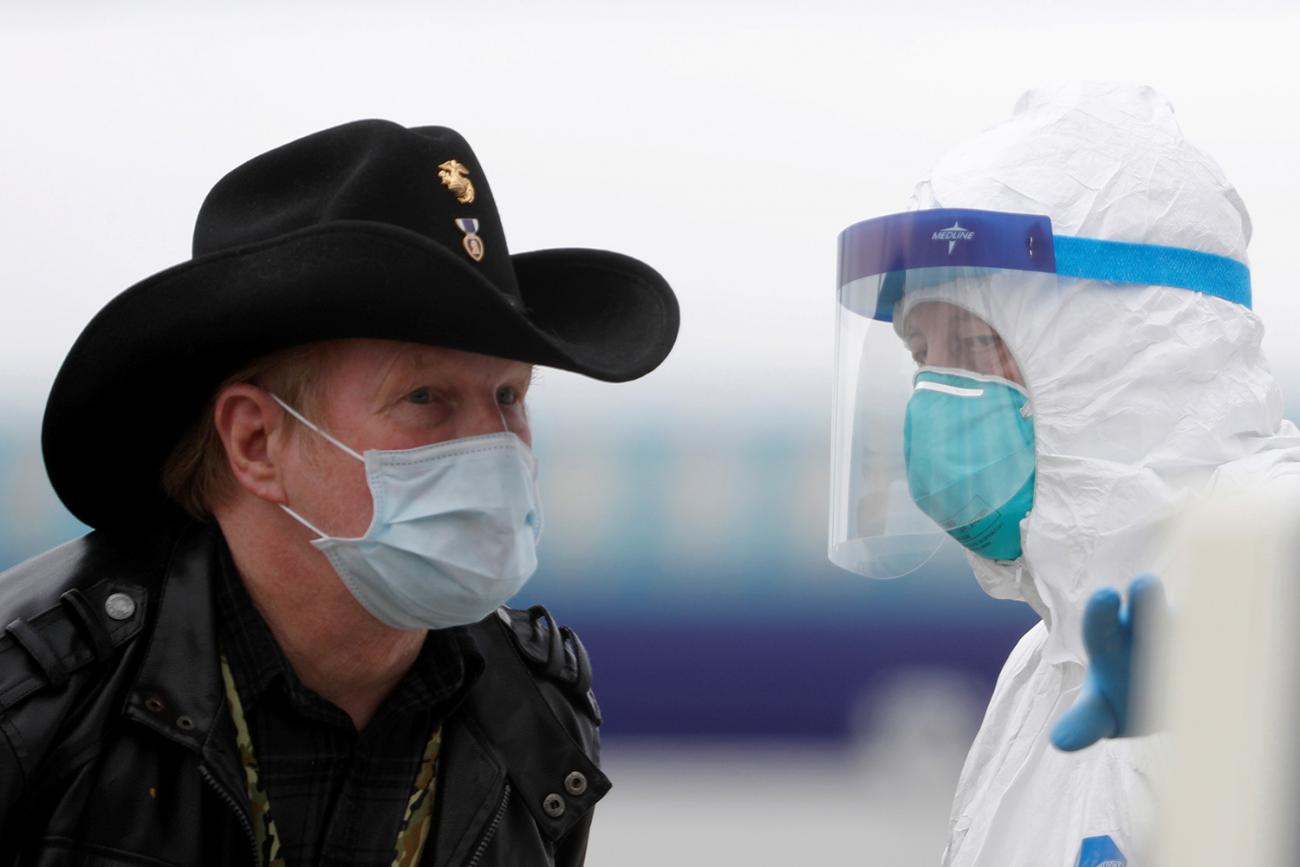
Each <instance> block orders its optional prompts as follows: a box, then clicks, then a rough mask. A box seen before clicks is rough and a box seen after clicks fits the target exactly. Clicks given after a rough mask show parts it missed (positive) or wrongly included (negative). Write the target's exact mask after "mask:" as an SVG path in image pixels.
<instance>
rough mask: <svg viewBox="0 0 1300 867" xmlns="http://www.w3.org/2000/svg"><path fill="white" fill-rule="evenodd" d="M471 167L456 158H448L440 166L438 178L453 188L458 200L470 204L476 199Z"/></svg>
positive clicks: (463, 203)
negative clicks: (468, 167) (470, 175)
mask: <svg viewBox="0 0 1300 867" xmlns="http://www.w3.org/2000/svg"><path fill="white" fill-rule="evenodd" d="M468 175H469V169H467V168H465V166H464V165H463V164H461V163H460V162H458V161H456V160H447V161H446V162H445V163H442V164H440V165H439V166H438V178H439V179H440V180H441V181H442V185H443V186H444V187H446V188H447V189H449V190H451V194H452V195H453V196H455V197H456V201H458V202H460V203H461V204H462V205H468V204H470V203H471V202H473V201H474V184H473V182H472V181H470V179H469V177H468Z"/></svg>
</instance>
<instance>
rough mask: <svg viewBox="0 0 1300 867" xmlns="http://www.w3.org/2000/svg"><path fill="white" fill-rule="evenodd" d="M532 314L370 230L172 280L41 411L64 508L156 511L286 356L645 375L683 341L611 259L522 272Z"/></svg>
mask: <svg viewBox="0 0 1300 867" xmlns="http://www.w3.org/2000/svg"><path fill="white" fill-rule="evenodd" d="M512 264H513V265H514V268H515V272H516V276H517V278H518V282H519V288H520V295H521V297H522V301H521V300H520V299H516V298H514V297H512V296H510V295H507V294H505V293H503V292H501V291H500V290H498V289H497V288H496V287H495V286H493V285H492V284H491V283H490V282H489V281H487V280H486V279H485V278H484V277H483V276H482V275H481V274H479V273H478V272H477V271H475V269H474V265H473V263H472V262H470V261H469V260H468V258H467V257H461V256H458V255H456V254H455V253H453V252H452V251H449V250H447V249H446V248H444V247H442V246H441V245H439V244H436V243H434V242H432V241H430V240H428V239H426V238H424V237H422V236H420V235H419V234H417V233H414V232H410V231H407V230H404V229H401V228H398V227H394V226H390V225H385V224H379V223H370V222H363V221H350V222H335V223H332V224H330V225H328V226H316V227H310V228H307V229H303V230H300V231H297V232H293V233H290V234H286V235H282V236H280V237H277V238H275V239H272V240H270V241H266V242H259V243H256V244H249V245H246V246H243V247H238V248H234V249H230V250H224V251H221V252H219V253H213V254H210V255H208V256H202V257H199V258H196V259H193V260H191V261H189V262H185V263H183V264H180V265H177V266H175V267H173V268H170V269H168V270H166V271H163V272H161V273H159V274H155V275H154V276H152V277H150V278H148V279H146V280H144V281H142V282H140V283H138V284H136V285H135V286H133V287H131V288H130V289H128V290H126V291H125V292H123V293H122V294H121V295H118V296H117V297H116V298H114V299H113V300H112V301H110V302H109V304H108V305H107V306H105V307H104V309H103V310H101V311H100V312H99V313H98V314H97V315H96V316H95V318H94V319H93V320H91V322H90V324H89V325H87V326H86V328H85V330H84V331H83V332H82V334H81V336H80V337H79V338H78V339H77V342H76V343H75V344H74V345H73V347H72V350H71V351H70V352H69V353H68V357H67V358H66V359H65V361H64V363H63V367H62V368H61V369H60V371H59V374H58V376H57V378H56V379H55V382H54V386H53V388H52V389H51V392H50V397H49V401H48V402H47V404H46V409H45V420H44V426H43V429H42V435H41V444H42V449H43V451H44V456H45V465H46V469H47V471H48V473H49V476H50V481H51V482H52V484H53V485H54V489H55V491H56V493H57V494H58V495H59V497H60V499H62V501H63V503H64V505H66V506H67V507H68V508H69V509H70V510H71V511H72V513H73V514H74V515H76V517H77V518H78V519H80V520H81V521H83V522H84V523H86V524H88V525H90V526H92V527H100V528H103V527H109V526H113V525H115V524H123V523H130V522H132V521H133V520H134V516H135V515H138V514H140V513H141V510H147V509H149V508H151V507H154V506H156V505H159V504H161V503H162V501H163V495H162V491H161V487H160V484H159V474H160V471H161V467H162V464H163V462H164V460H165V459H166V456H167V454H168V453H169V452H170V450H171V449H172V448H173V447H174V445H175V444H176V443H177V442H178V440H179V439H180V437H181V435H182V434H183V433H184V432H185V431H186V430H187V429H188V428H189V427H190V426H191V425H192V424H193V423H194V421H195V420H196V419H197V418H198V415H199V413H200V412H202V410H203V408H204V406H205V405H206V403H207V401H208V399H209V398H210V397H211V394H212V391H213V390H214V389H215V388H216V387H217V386H218V385H219V384H220V383H221V382H222V381H224V380H225V379H226V378H227V377H228V376H230V374H231V373H233V372H235V371H236V370H238V369H240V368H242V367H244V366H246V365H247V364H248V363H250V362H251V361H253V360H255V359H257V358H259V357H261V356H264V355H267V354H268V353H271V352H275V351H277V350H280V349H284V348H287V347H291V346H297V345H302V344H305V343H310V342H314V341H318V340H331V339H340V338H379V339H387V340H400V341H407V342H412V343H423V344H428V345H432V346H444V347H449V348H453V349H461V350H465V351H469V352H478V353H483V354H487V355H496V356H501V357H505V358H513V359H518V360H521V361H527V362H530V363H534V364H541V365H546V366H549V367H556V368H561V369H564V370H571V371H574V372H576V373H581V374H584V375H586V376H591V377H594V378H597V379H602V380H605V381H609V382H621V381H626V380H629V379H635V378H637V377H639V376H642V375H644V374H646V373H648V372H650V371H651V370H653V369H654V368H655V367H656V366H658V365H659V363H660V362H661V361H663V359H664V358H665V357H666V356H667V354H668V351H669V350H670V349H671V348H672V345H673V342H674V341H675V339H676V336H677V328H678V308H677V302H676V298H675V296H674V295H673V292H672V290H671V289H670V288H669V287H668V284H667V283H666V282H665V281H664V279H663V278H662V277H661V276H660V275H659V274H658V273H657V272H655V271H654V269H652V268H650V267H649V266H648V265H645V264H643V263H641V262H639V261H637V260H636V259H633V258H631V257H628V256H623V255H621V254H617V253H611V252H606V251H601V250H582V249H560V250H540V251H535V252H529V253H522V254H517V255H515V256H513V257H512Z"/></svg>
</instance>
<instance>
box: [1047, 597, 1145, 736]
mask: <svg viewBox="0 0 1300 867" xmlns="http://www.w3.org/2000/svg"><path fill="white" fill-rule="evenodd" d="M1165 611H1166V606H1165V591H1164V587H1163V586H1162V585H1161V584H1160V581H1159V580H1157V579H1156V578H1155V577H1154V576H1151V575H1141V576H1139V577H1137V578H1135V579H1133V583H1131V584H1130V585H1129V588H1128V605H1127V607H1125V606H1123V604H1122V600H1121V599H1120V595H1119V591H1118V590H1115V589H1114V588H1113V587H1106V588H1103V589H1101V590H1098V591H1097V592H1096V593H1094V594H1092V598H1091V599H1089V600H1088V607H1087V608H1085V609H1084V612H1083V643H1084V647H1086V648H1087V650H1088V661H1089V665H1088V673H1087V675H1086V676H1085V677H1084V681H1083V688H1082V689H1081V690H1080V691H1079V698H1078V699H1077V700H1076V701H1075V703H1074V706H1073V707H1071V708H1070V709H1069V710H1067V711H1066V712H1065V713H1063V714H1062V715H1061V718H1060V719H1058V720H1057V721H1056V725H1054V726H1052V744H1053V745H1054V746H1055V747H1056V748H1057V749H1061V750H1066V751H1070V750H1081V749H1083V748H1084V747H1086V746H1090V745H1091V744H1094V743H1096V742H1097V741H1098V740H1100V739H1101V738H1116V737H1125V736H1128V735H1133V734H1138V732H1135V731H1133V730H1132V729H1133V726H1132V721H1131V720H1130V719H1129V710H1130V707H1129V704H1130V696H1129V682H1130V678H1131V677H1132V673H1133V667H1134V656H1135V653H1134V643H1135V639H1136V642H1137V649H1138V653H1137V655H1139V656H1140V655H1141V653H1142V645H1143V643H1144V642H1147V641H1149V640H1150V638H1151V633H1153V632H1155V631H1156V630H1157V629H1158V628H1159V625H1160V621H1162V620H1163V619H1164V616H1165Z"/></svg>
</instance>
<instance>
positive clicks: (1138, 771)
mask: <svg viewBox="0 0 1300 867" xmlns="http://www.w3.org/2000/svg"><path fill="white" fill-rule="evenodd" d="M910 204H911V210H910V211H908V212H905V213H901V214H895V215H893V216H888V217H882V218H878V219H874V220H867V221H865V222H862V223H858V224H856V225H854V226H851V227H850V228H848V229H846V230H845V231H844V233H843V234H842V235H841V237H840V281H839V305H838V339H837V349H836V352H837V372H836V387H835V409H834V439H833V445H832V448H833V466H832V480H833V481H832V504H831V528H830V530H831V532H830V556H831V559H832V560H833V561H834V562H836V563H837V564H839V565H840V566H843V567H844V568H846V569H850V570H853V571H855V572H859V573H861V574H864V575H868V576H871V577H877V578H893V577H898V576H901V575H905V574H907V573H908V572H911V571H914V570H916V569H918V568H920V567H921V566H922V565H924V564H925V563H926V562H927V561H928V560H930V558H932V557H933V556H934V554H935V552H936V551H937V550H938V548H939V547H940V545H941V543H943V542H944V540H955V541H956V543H958V544H960V545H961V546H962V548H963V549H964V553H965V555H966V558H967V559H968V560H969V562H970V565H971V567H972V569H973V571H974V573H975V577H976V579H977V580H978V581H979V583H980V585H981V586H982V587H983V588H984V589H985V590H986V591H987V592H988V593H989V594H990V595H992V596H994V597H997V598H1000V599H1015V600H1021V601H1024V602H1026V603H1028V604H1029V605H1030V606H1032V607H1033V609H1034V610H1035V611H1036V612H1037V613H1038V614H1039V615H1040V616H1041V618H1042V621H1041V622H1040V623H1039V624H1037V625H1036V626H1034V627H1033V628H1032V629H1031V630H1030V631H1029V632H1028V633H1027V634H1026V635H1025V636H1024V637H1023V638H1022V639H1021V641H1020V643H1019V644H1018V645H1017V646H1016V648H1015V649H1014V650H1013V651H1012V653H1011V656H1010V657H1009V659H1008V660H1007V662H1006V664H1005V666H1004V668H1003V670H1002V673H1001V675H1000V677H999V678H998V682H997V686H996V688H995V690H994V693H993V697H992V699H991V701H990V704H989V707H988V710H987V713H986V715H985V718H984V721H983V724H982V726H981V728H980V730H979V733H978V735H977V736H976V739H975V743H974V745H973V746H972V748H971V751H970V754H969V756H968V758H967V761H966V765H965V767H964V769H963V771H962V774H961V779H960V782H959V784H958V790H957V794H956V798H955V802H954V805H953V811H952V818H951V830H950V837H949V840H948V844H947V849H946V852H945V854H944V858H943V863H944V864H946V865H952V867H974V865H998V867H1007V865H1035V867H1037V865H1060V867H1073V865H1092V864H1101V863H1111V862H1114V863H1120V864H1123V863H1130V864H1131V863H1138V862H1139V861H1140V860H1141V858H1142V853H1144V852H1145V851H1146V847H1147V845H1148V842H1149V841H1148V839H1147V836H1148V835H1149V833H1150V825H1151V819H1152V816H1153V812H1154V809H1155V806H1156V804H1155V802H1156V798H1157V795H1158V792H1157V785H1156V784H1157V781H1158V777H1159V765H1158V761H1157V759H1158V752H1159V751H1160V748H1161V741H1162V739H1163V736H1162V735H1153V736H1150V737H1126V738H1106V739H1102V740H1098V741H1097V743H1095V744H1094V745H1093V746H1091V747H1088V748H1087V749H1083V750H1080V751H1077V752H1063V751H1061V750H1058V749H1055V748H1053V747H1052V745H1051V743H1050V740H1049V735H1050V733H1051V730H1052V726H1053V724H1054V723H1055V722H1056V721H1057V720H1058V719H1060V718H1061V717H1062V716H1063V714H1065V713H1066V711H1067V710H1069V709H1070V708H1071V707H1072V705H1075V703H1076V701H1081V702H1082V704H1080V705H1079V707H1078V708H1076V710H1075V711H1074V713H1073V718H1074V722H1076V723H1078V726H1076V727H1075V729H1074V730H1073V734H1074V735H1076V736H1077V742H1075V743H1069V744H1067V745H1069V746H1082V745H1083V743H1086V742H1088V741H1089V740H1096V739H1097V738H1099V737H1103V736H1108V735H1114V734H1125V733H1128V732H1126V731H1125V728H1124V726H1125V724H1126V722H1125V721H1124V720H1119V723H1120V724H1118V725H1111V724H1108V723H1107V722H1106V720H1105V719H1104V718H1103V716H1104V714H1102V713H1100V712H1099V709H1100V711H1105V709H1106V708H1107V703H1106V701H1105V699H1106V696H1107V694H1108V692H1107V690H1111V692H1110V693H1109V694H1111V695H1117V694H1118V692H1116V691H1114V690H1112V689H1111V688H1112V687H1116V685H1117V684H1118V681H1117V679H1116V677H1114V676H1112V675H1114V674H1115V672H1114V671H1101V670H1100V668H1099V669H1098V670H1097V671H1095V672H1094V675H1096V676H1098V677H1100V679H1097V677H1094V678H1091V679H1089V684H1090V685H1089V687H1088V689H1084V690H1081V688H1082V687H1083V685H1084V683H1085V676H1086V672H1087V664H1088V652H1087V650H1088V648H1086V647H1085V641H1084V627H1085V611H1086V610H1087V609H1088V601H1089V599H1090V598H1091V597H1092V596H1093V594H1094V592H1096V591H1097V590H1099V589H1100V588H1103V587H1106V586H1116V587H1126V586H1127V585H1128V584H1129V581H1130V579H1132V578H1134V577H1135V576H1138V575H1141V574H1144V573H1152V574H1155V575H1159V576H1161V577H1162V578H1164V577H1165V576H1166V575H1167V574H1168V573H1170V572H1171V569H1170V567H1171V564H1172V561H1173V558H1174V557H1175V556H1176V551H1177V549H1178V545H1177V544H1176V540H1175V539H1174V538H1172V534H1173V532H1174V528H1175V527H1176V526H1177V520H1178V518H1179V516H1180V514H1181V513H1182V511H1183V510H1184V509H1185V507H1186V506H1187V505H1188V504H1189V503H1190V502H1191V501H1192V500H1194V499H1195V498H1197V497H1202V496H1220V495H1223V494H1225V493H1227V492H1228V491H1231V490H1234V489H1242V488H1249V487H1258V486H1262V485H1272V484H1279V485H1292V486H1297V487H1300V432H1297V430H1296V428H1295V427H1294V426H1293V425H1292V424H1291V423H1290V422H1288V421H1285V420H1283V418H1282V396H1281V393H1280V390H1279V388H1278V385H1277V383H1276V381H1275V379H1274V377H1273V374H1272V373H1271V372H1270V370H1269V367H1268V365H1267V363H1266V362H1265V359H1264V357H1263V356H1262V354H1261V352H1260V340H1261V337H1262V335H1263V326H1262V324H1261V322H1260V320H1259V318H1258V317H1257V316H1256V315H1255V314H1254V313H1253V312H1252V311H1251V306H1250V305H1251V285H1250V273H1249V270H1248V268H1247V265H1246V245H1247V242H1248V241H1249V239H1250V231H1251V228H1250V219H1249V216H1248V215H1247V212H1246V208H1245V206H1244V205H1243V203H1242V201H1241V199H1240V198H1239V197H1238V195H1237V193H1236V191H1235V190H1234V189H1233V188H1232V186H1231V185H1230V184H1229V183H1228V182H1227V180H1226V179H1225V178H1224V176H1223V174H1222V172H1221V171H1220V170H1219V168H1218V167H1217V166H1216V165H1215V163H1214V162H1213V161H1212V160H1211V159H1210V158H1208V157H1207V156H1205V155H1204V154H1202V153H1201V152H1200V151H1198V150H1197V149H1196V148H1194V147H1193V146H1192V145H1191V144H1189V143H1188V142H1187V141H1186V140H1185V139H1184V138H1183V136H1182V134H1181V132H1180V130H1179V128H1178V125H1177V123H1176V122H1175V120H1174V115H1173V110H1172V108H1171V107H1170V105H1169V103H1168V102H1167V101H1166V100H1165V99H1164V98H1163V97H1162V96H1160V95H1159V94H1157V93H1156V92H1154V91H1152V90H1151V89H1149V88H1145V87H1133V86H1121V85H1102V84H1075V85H1068V86H1063V87H1060V88H1057V89H1053V90H1048V91H1034V92H1030V93H1028V94H1026V95H1025V96H1024V97H1022V99H1021V100H1020V102H1019V104H1018V105H1017V107H1016V110H1015V113H1014V116H1013V117H1012V118H1011V119H1010V120H1008V121H1006V122H1004V123H1002V124H999V125H998V126H995V127H993V128H992V129H990V130H988V131H986V132H985V133H983V134H982V135H980V136H978V137H976V138H975V139H974V140H972V141H970V142H968V143H966V144H964V145H962V146H959V147H957V148H956V149H955V150H953V151H952V152H951V153H949V154H948V155H947V156H945V157H944V158H942V159H941V160H940V161H939V163H938V164H937V165H936V166H935V168H934V170H933V171H932V173H931V175H930V177H929V178H928V179H927V180H924V181H922V182H921V183H919V184H918V185H917V186H916V189H915V192H914V194H913V198H912V201H911V203H910ZM1234 577H1235V580H1248V576H1234ZM1166 583H1167V584H1168V590H1169V592H1170V594H1171V596H1175V597H1176V593H1177V587H1176V586H1175V582H1173V581H1167V582H1166ZM1149 586H1150V585H1149V584H1146V583H1139V584H1138V585H1137V587H1138V589H1139V591H1140V593H1139V596H1140V597H1147V598H1156V597H1157V595H1158V594H1154V595H1150V596H1148V595H1147V594H1148V591H1147V590H1145V589H1143V588H1147V587H1149ZM1156 586H1157V587H1158V585H1156ZM1120 602H1121V599H1120V596H1119V594H1118V593H1116V594H1110V595H1104V596H1103V598H1102V600H1101V602H1100V603H1098V605H1099V606H1100V607H1097V605H1095V606H1094V608H1093V610H1092V614H1091V616H1090V619H1089V620H1088V623H1087V625H1089V626H1091V627H1092V635H1093V637H1096V636H1097V635H1103V637H1104V635H1105V634H1111V635H1112V636H1113V634H1114V633H1113V632H1112V633H1107V631H1106V629H1100V630H1099V629H1098V627H1099V626H1102V627H1104V626H1107V624H1110V623H1122V625H1123V626H1124V628H1128V626H1130V625H1131V620H1129V619H1126V618H1128V614H1127V613H1124V614H1123V615H1122V616H1121V614H1120V607H1119V606H1120ZM1133 602H1134V603H1135V604H1139V607H1140V603H1141V600H1140V599H1135V600H1133ZM1159 604H1160V605H1163V600H1159ZM1098 646H1100V645H1097V644H1094V643H1093V642H1092V641H1091V639H1090V641H1089V647H1091V648H1093V649H1096V647H1098ZM1124 674H1125V675H1126V672H1124ZM1119 685H1122V686H1123V687H1124V689H1125V690H1127V683H1126V682H1125V683H1123V684H1119ZM1098 686H1100V687H1104V688H1101V689H1099V688H1098ZM1111 722H1112V723H1113V722H1116V721H1115V720H1111ZM1065 727H1066V728H1070V726H1069V725H1066V726H1065ZM1065 734H1070V732H1065Z"/></svg>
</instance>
